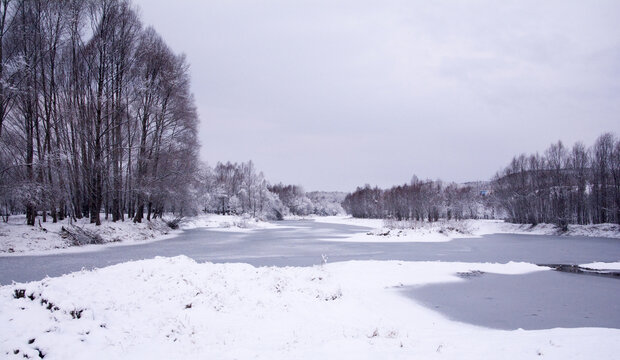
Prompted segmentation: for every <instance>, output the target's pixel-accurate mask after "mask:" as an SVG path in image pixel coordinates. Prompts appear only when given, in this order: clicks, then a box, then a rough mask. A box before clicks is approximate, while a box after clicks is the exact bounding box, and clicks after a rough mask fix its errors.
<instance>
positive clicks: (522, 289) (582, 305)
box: [0, 220, 620, 329]
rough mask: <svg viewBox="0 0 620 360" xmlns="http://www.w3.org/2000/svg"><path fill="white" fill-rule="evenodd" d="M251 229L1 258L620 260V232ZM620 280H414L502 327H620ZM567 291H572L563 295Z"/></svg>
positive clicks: (76, 261)
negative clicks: (360, 237)
mask: <svg viewBox="0 0 620 360" xmlns="http://www.w3.org/2000/svg"><path fill="white" fill-rule="evenodd" d="M281 224H282V225H287V226H292V227H294V228H289V227H283V228H275V229H262V230H254V231H252V232H249V233H234V232H222V231H216V230H207V229H192V230H186V231H184V232H183V233H182V234H181V235H180V236H178V237H176V238H173V239H169V240H164V241H159V242H153V243H148V244H142V245H132V246H119V247H110V248H103V249H101V250H98V251H92V252H83V253H76V254H59V255H46V256H18V257H0V284H10V283H11V282H12V281H16V282H25V281H33V280H40V279H42V278H44V277H45V276H58V275H62V274H66V273H69V272H73V271H78V270H80V269H82V268H85V269H92V268H100V267H105V266H108V265H112V264H117V263H121V262H125V261H129V260H140V259H148V258H153V257H155V256H177V255H186V256H189V257H191V258H193V259H195V260H196V261H198V262H204V261H211V262H244V263H250V264H252V265H255V266H265V265H267V266H310V265H316V264H320V263H321V262H322V255H326V256H327V257H328V262H334V261H345V260H370V259H373V260H405V261H424V260H431V261H436V260H439V261H446V262H450V261H459V262H498V263H506V262H509V261H523V262H529V263H535V264H583V263H589V262H594V261H604V262H612V261H618V260H620V240H618V239H607V238H586V237H560V236H538V235H512V234H498V235H488V236H484V237H482V238H474V239H458V240H456V241H450V242H444V243H348V242H334V241H324V240H322V239H327V240H329V239H338V238H342V237H347V236H348V235H351V234H354V233H357V232H360V231H368V229H367V228H364V227H358V226H350V225H340V224H324V223H317V222H314V221H307V220H306V221H284V222H281ZM618 285H620V280H617V279H608V278H600V279H598V278H595V277H592V276H584V275H576V274H566V273H560V272H554V271H547V272H544V273H540V274H529V275H513V276H508V275H495V274H485V275H483V276H480V277H476V278H472V279H470V280H469V281H467V282H464V283H462V284H436V285H429V286H427V287H422V288H416V289H411V290H410V291H409V292H408V293H407V295H409V296H414V297H415V298H416V299H418V300H419V301H422V302H423V303H424V304H427V305H428V306H430V307H431V308H433V309H435V310H437V311H440V312H443V313H444V314H446V315H447V316H449V317H452V318H454V319H456V320H460V321H465V322H470V323H474V324H480V325H483V326H489V327H497V328H502V329H512V328H526V329H528V328H532V329H534V328H548V327H556V326H563V327H574V326H608V327H620V325H619V321H618V317H619V315H618V314H619V313H620V311H619V310H618V307H617V306H616V305H614V304H613V301H612V300H615V301H616V302H617V299H619V298H620V288H619V287H618ZM559 299H566V300H564V301H563V302H559V301H558V300H559Z"/></svg>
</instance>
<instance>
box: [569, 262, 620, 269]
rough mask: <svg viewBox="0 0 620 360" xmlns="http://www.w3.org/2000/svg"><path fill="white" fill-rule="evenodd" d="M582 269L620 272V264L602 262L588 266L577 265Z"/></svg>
mask: <svg viewBox="0 0 620 360" xmlns="http://www.w3.org/2000/svg"><path fill="white" fill-rule="evenodd" d="M579 266H581V267H583V268H588V269H592V270H601V271H605V270H612V271H615V270H617V271H620V262H612V263H604V262H595V263H589V264H581V265H579Z"/></svg>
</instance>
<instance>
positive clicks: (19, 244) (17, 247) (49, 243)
mask: <svg viewBox="0 0 620 360" xmlns="http://www.w3.org/2000/svg"><path fill="white" fill-rule="evenodd" d="M172 218H173V217H172V216H169V217H167V218H165V219H166V220H171V219H172ZM274 226H277V225H273V224H271V223H268V222H264V221H258V220H256V219H249V218H245V217H241V216H232V215H230V216H227V215H215V214H208V215H200V216H194V217H188V218H184V219H183V221H182V222H181V223H180V228H181V229H191V228H196V227H209V228H213V229H218V230H222V231H238V232H248V231H252V230H253V229H264V228H270V227H274ZM63 227H64V228H65V229H69V230H75V227H77V228H78V230H80V229H83V230H85V231H87V232H89V233H91V234H95V235H97V236H99V238H100V240H101V242H102V244H93V245H82V246H76V245H75V244H73V242H72V241H71V239H69V238H66V237H63V231H62V229H63ZM179 233H180V231H175V230H172V229H171V228H170V227H169V226H168V225H167V224H166V222H165V221H164V220H161V219H155V220H151V221H143V222H142V223H139V224H136V223H134V222H133V221H131V220H125V221H117V222H112V221H109V220H103V221H102V224H101V226H95V225H93V224H90V223H89V221H88V219H86V218H84V219H79V220H77V221H70V220H69V219H65V220H63V221H59V222H57V223H52V222H51V221H47V222H41V223H39V222H38V221H37V225H35V226H28V225H26V218H25V216H23V215H22V216H11V217H10V218H9V222H8V223H4V222H0V254H2V255H3V256H6V255H45V254H57V253H71V252H81V251H93V250H96V249H101V248H104V247H108V246H123V245H133V244H136V243H147V242H151V241H158V240H164V239H168V238H171V237H174V236H176V235H177V234H179Z"/></svg>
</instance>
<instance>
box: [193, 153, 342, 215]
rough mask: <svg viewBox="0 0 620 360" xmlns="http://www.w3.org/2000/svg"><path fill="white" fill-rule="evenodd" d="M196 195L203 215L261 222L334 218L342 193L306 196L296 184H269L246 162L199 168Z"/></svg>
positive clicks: (250, 162) (310, 194)
mask: <svg viewBox="0 0 620 360" xmlns="http://www.w3.org/2000/svg"><path fill="white" fill-rule="evenodd" d="M198 189H199V191H198V194H199V196H198V197H199V198H200V202H201V204H200V206H201V209H202V211H203V212H206V213H217V214H235V215H241V214H249V215H251V216H253V217H259V218H264V219H271V220H274V219H280V220H281V219H282V218H283V217H284V216H287V215H299V216H306V215H311V214H316V215H337V214H341V213H344V210H343V209H342V207H341V206H340V203H341V201H342V199H343V198H344V194H342V193H336V192H321V191H315V192H310V193H306V192H305V191H304V190H303V188H302V187H301V186H299V185H283V184H281V183H280V184H276V185H271V184H270V183H269V182H268V181H267V179H266V178H265V175H264V174H263V173H262V172H260V171H258V170H257V169H256V167H255V165H254V163H253V162H252V161H251V160H250V161H248V162H243V163H231V162H226V163H221V162H218V163H217V164H216V165H215V167H213V168H211V167H209V166H207V165H202V168H201V170H200V176H199V181H198Z"/></svg>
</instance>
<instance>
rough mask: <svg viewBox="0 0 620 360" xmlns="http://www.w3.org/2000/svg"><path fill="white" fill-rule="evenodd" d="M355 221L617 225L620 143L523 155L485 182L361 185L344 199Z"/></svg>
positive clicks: (608, 137)
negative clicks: (486, 220)
mask: <svg viewBox="0 0 620 360" xmlns="http://www.w3.org/2000/svg"><path fill="white" fill-rule="evenodd" d="M343 206H344V208H345V210H346V211H347V212H348V213H350V214H351V215H353V216H355V217H362V218H386V219H397V220H405V219H414V220H427V221H437V220H438V219H440V218H445V219H452V218H454V219H463V218H505V219H507V220H508V221H511V222H515V223H522V224H527V223H529V224H538V223H555V224H557V225H558V226H560V227H562V228H566V226H567V225H568V224H599V223H619V224H620V141H619V140H618V139H617V138H616V137H615V136H614V135H613V134H611V133H606V134H603V135H601V136H600V137H599V138H598V139H597V140H596V142H595V143H594V145H593V146H591V147H589V148H587V147H586V146H585V145H583V144H582V143H576V144H575V145H574V146H573V147H572V148H567V147H565V146H564V145H563V143H562V142H561V141H558V142H557V143H556V144H552V145H551V146H550V147H549V148H548V149H547V150H546V151H545V153H544V154H542V155H541V154H538V153H536V154H531V155H525V154H522V155H519V156H516V157H514V158H513V159H512V161H511V162H510V164H509V165H508V166H507V167H506V168H505V169H503V170H501V171H500V172H498V173H497V174H496V175H495V176H494V177H493V179H491V180H490V181H488V182H479V183H470V184H464V185H463V184H455V183H449V184H446V183H443V182H441V181H431V180H426V181H420V180H418V179H417V178H416V177H415V176H414V178H413V179H412V180H411V182H410V183H409V184H404V185H399V186H394V187H392V188H390V189H379V188H377V187H374V188H372V187H370V186H369V185H366V186H365V187H360V188H357V190H355V191H354V192H352V193H351V194H348V195H347V196H346V198H345V200H344V202H343Z"/></svg>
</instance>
